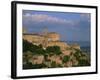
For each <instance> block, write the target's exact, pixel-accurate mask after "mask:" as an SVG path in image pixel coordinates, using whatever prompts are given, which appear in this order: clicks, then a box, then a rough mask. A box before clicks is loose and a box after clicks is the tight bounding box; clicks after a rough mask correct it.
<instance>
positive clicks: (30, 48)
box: [23, 30, 90, 69]
mask: <svg viewBox="0 0 100 80" xmlns="http://www.w3.org/2000/svg"><path fill="white" fill-rule="evenodd" d="M60 37H61V36H60V35H59V34H58V33H56V32H48V31H47V30H45V31H44V32H43V34H32V33H31V34H30V33H26V32H23V69H36V68H57V67H78V66H90V59H89V57H88V55H87V54H86V53H84V52H82V51H81V48H80V46H79V45H78V44H76V43H75V44H72V45H69V44H67V43H66V42H63V41H61V40H60Z"/></svg>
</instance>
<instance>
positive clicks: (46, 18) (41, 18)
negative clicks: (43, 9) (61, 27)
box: [23, 13, 74, 25]
mask: <svg viewBox="0 0 100 80" xmlns="http://www.w3.org/2000/svg"><path fill="white" fill-rule="evenodd" d="M23 18H24V20H28V21H32V22H38V23H40V22H49V23H59V24H71V25H73V23H74V21H72V20H66V19H62V18H58V17H54V16H50V15H46V14H29V13H26V14H24V15H23Z"/></svg>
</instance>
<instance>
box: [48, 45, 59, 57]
mask: <svg viewBox="0 0 100 80" xmlns="http://www.w3.org/2000/svg"><path fill="white" fill-rule="evenodd" d="M46 51H47V53H51V52H52V53H55V54H56V55H59V54H61V50H60V47H59V46H48V47H47V48H46Z"/></svg>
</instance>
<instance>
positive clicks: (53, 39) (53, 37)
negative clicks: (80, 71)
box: [23, 29, 80, 50]
mask: <svg viewBox="0 0 100 80" xmlns="http://www.w3.org/2000/svg"><path fill="white" fill-rule="evenodd" d="M23 39H24V40H27V41H29V42H31V43H33V44H34V45H40V44H41V45H42V46H43V47H44V48H46V47H48V46H59V47H60V48H61V50H65V49H67V48H69V47H70V46H69V45H68V44H67V43H66V42H63V41H60V35H59V34H58V33H56V32H48V31H47V29H45V30H44V32H43V34H32V33H31V34H30V33H26V31H25V32H23ZM73 47H76V48H79V49H80V46H79V45H75V46H74V45H73Z"/></svg>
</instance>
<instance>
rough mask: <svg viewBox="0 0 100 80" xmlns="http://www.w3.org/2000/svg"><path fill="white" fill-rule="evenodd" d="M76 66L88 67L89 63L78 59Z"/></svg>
mask: <svg viewBox="0 0 100 80" xmlns="http://www.w3.org/2000/svg"><path fill="white" fill-rule="evenodd" d="M78 65H79V66H90V63H89V62H88V60H84V59H80V60H79V63H78Z"/></svg>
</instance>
